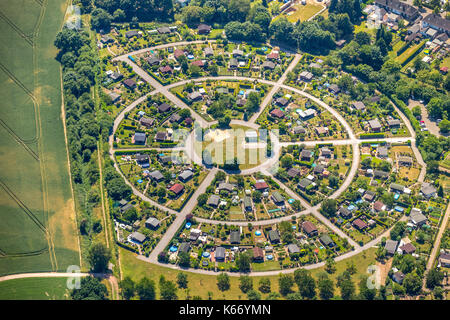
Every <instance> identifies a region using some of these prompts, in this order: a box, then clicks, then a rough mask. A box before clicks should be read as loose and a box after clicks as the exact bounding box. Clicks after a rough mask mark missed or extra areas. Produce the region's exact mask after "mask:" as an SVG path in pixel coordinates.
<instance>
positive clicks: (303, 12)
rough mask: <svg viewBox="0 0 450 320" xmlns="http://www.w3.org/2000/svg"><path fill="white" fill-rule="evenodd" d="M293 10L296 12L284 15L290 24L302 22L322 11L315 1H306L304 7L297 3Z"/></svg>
mask: <svg viewBox="0 0 450 320" xmlns="http://www.w3.org/2000/svg"><path fill="white" fill-rule="evenodd" d="M294 8H295V9H297V10H296V11H293V12H292V13H288V14H286V15H285V16H286V18H287V19H288V20H289V21H290V22H297V21H298V20H299V19H300V21H301V22H304V21H306V20H308V19H309V18H311V17H312V16H313V15H315V14H316V13H317V12H319V11H320V10H322V8H323V7H322V6H321V5H320V4H317V3H316V2H315V1H311V0H308V1H307V3H306V5H302V4H301V3H298V4H296V5H294Z"/></svg>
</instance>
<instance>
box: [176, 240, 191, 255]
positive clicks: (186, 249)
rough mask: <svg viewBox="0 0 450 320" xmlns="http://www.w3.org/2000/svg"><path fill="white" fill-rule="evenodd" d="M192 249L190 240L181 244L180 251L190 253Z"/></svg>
mask: <svg viewBox="0 0 450 320" xmlns="http://www.w3.org/2000/svg"><path fill="white" fill-rule="evenodd" d="M190 249H191V245H190V244H189V242H183V243H182V244H180V247H179V248H178V250H179V252H186V253H188V252H189V250H190Z"/></svg>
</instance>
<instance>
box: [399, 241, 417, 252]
mask: <svg viewBox="0 0 450 320" xmlns="http://www.w3.org/2000/svg"><path fill="white" fill-rule="evenodd" d="M400 250H401V251H402V253H403V254H413V253H414V252H415V251H416V247H414V246H413V244H412V243H411V242H409V243H407V244H404V245H403V246H401V247H400Z"/></svg>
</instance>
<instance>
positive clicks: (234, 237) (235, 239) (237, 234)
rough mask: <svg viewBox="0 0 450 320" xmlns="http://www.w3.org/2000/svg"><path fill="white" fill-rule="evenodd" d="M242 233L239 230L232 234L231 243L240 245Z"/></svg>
mask: <svg viewBox="0 0 450 320" xmlns="http://www.w3.org/2000/svg"><path fill="white" fill-rule="evenodd" d="M240 242H241V233H240V232H239V231H238V230H235V231H231V232H230V243H240Z"/></svg>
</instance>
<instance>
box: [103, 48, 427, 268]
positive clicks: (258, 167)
mask: <svg viewBox="0 0 450 320" xmlns="http://www.w3.org/2000/svg"><path fill="white" fill-rule="evenodd" d="M177 45H181V44H180V43H178V44H177V43H173V44H171V45H164V48H167V47H170V46H177ZM157 48H158V47H154V48H148V49H145V50H140V51H139V53H142V52H147V51H149V50H151V49H157ZM134 54H136V53H130V54H127V55H123V56H118V57H116V58H114V59H113V61H121V62H126V63H127V64H128V65H130V66H131V67H132V68H133V71H134V72H135V73H136V74H138V75H139V76H141V77H142V78H143V79H144V80H145V81H146V82H148V83H149V84H150V85H151V86H152V87H153V88H154V90H153V91H152V92H150V93H148V94H147V95H145V96H143V97H141V98H139V99H137V100H136V101H134V102H133V103H131V104H130V105H128V106H127V107H126V108H124V109H123V110H122V111H121V112H120V113H119V115H118V116H117V118H116V119H115V121H114V126H113V132H112V134H111V136H110V139H109V145H110V157H111V159H112V160H113V161H114V165H115V168H116V170H117V171H118V172H119V173H120V174H121V176H122V177H123V178H124V179H125V181H126V183H127V184H128V185H129V186H130V187H131V188H132V190H133V193H134V195H136V196H137V197H139V198H141V199H142V200H144V201H146V202H149V203H150V204H151V205H153V206H155V207H156V208H158V209H160V210H162V211H165V212H168V213H169V214H172V215H175V216H176V218H175V220H174V221H173V223H172V224H171V225H170V226H169V227H168V228H167V230H166V232H165V233H164V234H163V235H162V238H161V239H160V241H159V242H158V243H157V245H156V246H155V247H154V248H153V250H152V251H151V253H150V255H149V256H148V257H145V256H143V255H139V256H138V258H139V259H141V260H144V261H147V262H150V263H154V264H158V265H162V266H165V267H169V268H178V267H177V266H175V265H170V264H165V263H160V262H158V254H159V253H160V252H162V251H164V250H165V249H166V248H167V247H168V246H169V245H170V243H171V241H172V238H173V237H174V236H175V234H176V233H177V231H178V230H179V229H180V227H181V226H183V225H185V224H186V216H187V215H188V214H191V213H192V212H193V211H194V209H195V207H196V205H197V201H198V198H199V196H200V195H202V194H204V193H205V192H206V190H207V188H208V187H209V186H210V185H211V183H212V182H213V181H214V179H215V176H216V174H217V173H218V172H219V171H222V172H225V173H226V174H227V175H239V176H249V175H253V174H262V175H264V176H267V177H269V178H270V179H271V180H272V181H274V182H275V183H277V184H278V185H279V188H280V190H282V191H283V193H285V194H286V195H287V197H288V198H289V202H288V203H289V205H290V204H291V203H292V202H293V201H295V200H297V201H299V202H300V203H301V208H302V210H299V211H296V212H293V213H291V214H288V215H285V216H281V217H276V218H269V219H264V220H257V221H251V224H252V226H254V227H262V226H268V225H271V224H276V223H281V222H283V221H291V220H292V219H294V218H298V217H301V216H307V215H312V216H314V218H315V219H317V220H318V221H320V223H321V224H323V225H324V226H326V227H327V228H328V229H329V230H331V231H332V232H333V233H334V234H336V235H337V236H339V237H340V238H342V239H346V241H348V243H349V245H350V246H351V250H350V251H348V252H346V253H344V254H341V255H338V256H337V257H335V260H336V261H339V260H343V259H346V258H348V257H351V256H354V255H356V254H359V253H360V252H362V251H364V250H366V249H368V248H371V247H373V246H375V245H376V244H377V243H378V242H379V241H381V239H382V238H383V237H385V236H387V235H388V234H389V231H390V229H391V228H389V229H388V230H386V231H385V232H383V234H381V235H380V236H378V237H377V238H376V239H373V240H372V241H370V242H368V243H366V244H364V245H360V244H358V243H357V242H356V241H355V240H353V239H352V238H351V237H349V236H348V235H347V234H346V233H344V232H343V231H342V230H341V229H340V228H339V227H337V226H336V225H335V224H334V223H332V222H331V221H330V220H329V219H328V218H326V217H325V216H324V215H322V213H321V212H320V209H321V203H318V204H316V205H311V204H310V203H309V202H308V201H307V200H305V199H304V198H303V197H301V196H299V195H298V194H297V193H296V192H294V191H292V190H291V189H290V188H289V187H288V186H286V185H285V184H284V183H283V182H281V181H280V180H279V179H277V178H276V177H275V174H276V172H277V170H278V169H279V162H280V161H279V160H280V154H281V150H282V148H283V147H288V146H295V145H304V146H307V147H317V146H319V145H323V144H324V143H327V144H330V145H333V146H349V147H350V149H351V166H350V168H349V169H348V172H347V174H346V175H345V178H344V179H343V181H342V182H341V184H340V185H339V187H338V188H336V190H334V192H333V193H332V194H330V195H329V196H328V198H330V199H337V198H338V197H339V196H340V195H341V194H343V193H344V192H345V191H346V190H347V188H348V187H349V186H350V184H351V182H352V181H353V178H354V177H355V175H356V174H357V170H358V166H359V164H360V157H361V155H360V149H359V145H360V144H361V143H363V142H364V143H368V142H373V143H377V142H379V141H386V142H390V143H402V142H406V141H412V142H413V144H412V145H414V143H415V137H414V136H413V137H399V138H385V139H373V140H369V141H368V140H367V139H366V140H361V139H358V138H357V137H356V136H355V134H354V132H353V130H352V129H351V127H350V125H349V124H348V123H347V121H346V120H345V119H344V117H343V116H342V115H341V114H340V113H339V112H337V111H336V110H335V109H334V108H332V107H331V106H329V105H328V104H326V103H325V102H323V101H322V100H320V99H318V98H317V97H315V96H313V95H311V94H309V93H307V92H305V91H302V90H300V89H298V88H295V87H291V86H288V85H286V84H284V81H285V80H286V76H287V74H288V73H289V72H290V71H291V70H293V68H294V67H295V65H296V64H297V63H298V61H299V60H300V58H301V55H300V54H296V55H295V57H294V59H293V60H292V62H291V64H290V65H289V66H288V68H287V69H286V70H285V71H284V73H283V75H282V76H281V77H280V79H279V80H278V81H276V82H274V81H269V80H264V79H254V78H248V77H239V76H217V77H204V78H197V79H193V81H194V83H200V82H203V81H206V80H208V81H220V80H237V81H240V80H241V81H257V82H260V83H264V84H267V85H270V86H271V89H270V91H269V92H268V93H267V95H266V96H265V98H264V99H263V101H262V102H261V104H260V108H259V110H258V111H257V112H255V114H253V115H252V116H251V118H250V119H248V121H244V120H237V119H234V120H231V122H230V123H229V127H228V128H218V121H211V122H208V121H206V120H205V119H204V118H202V117H201V116H200V115H199V114H197V113H196V112H195V111H193V110H192V109H191V108H190V107H189V106H188V105H187V104H186V103H185V102H183V101H182V100H181V99H179V98H178V97H177V96H176V95H174V94H173V93H172V92H171V91H170V89H172V88H175V87H177V86H180V85H184V84H186V83H188V82H190V81H192V80H182V81H179V82H175V83H172V84H169V85H166V86H163V85H162V84H160V83H159V82H158V81H156V80H155V79H154V78H152V77H151V76H150V75H148V74H147V73H146V72H145V71H144V70H143V69H141V68H140V67H139V66H138V65H137V64H135V63H134V62H133V61H131V60H130V59H129V58H128V56H133V55H134ZM280 89H284V90H288V91H290V92H292V93H295V94H298V95H300V96H302V97H305V98H307V99H309V100H311V101H312V102H314V103H315V104H317V105H318V106H319V107H320V108H323V109H324V110H326V111H327V112H329V113H330V114H331V115H332V116H333V117H334V118H335V119H336V120H337V121H338V122H339V123H340V125H342V127H343V128H344V130H345V132H346V134H347V136H348V138H347V139H335V140H333V139H329V140H325V141H324V140H323V139H317V140H311V141H294V142H280V141H279V139H278V136H277V133H276V132H272V131H268V132H267V131H266V133H263V134H262V135H263V136H264V138H265V139H262V140H264V141H260V140H261V132H263V130H261V129H262V128H261V126H260V125H258V124H257V123H256V121H257V119H258V117H259V116H260V115H261V114H262V113H263V112H264V110H265V109H266V108H267V107H268V105H269V103H270V102H271V100H272V97H273V96H274V94H275V93H276V92H277V91H278V90H280ZM155 94H162V95H163V96H165V97H166V98H167V99H168V100H169V101H170V102H171V103H173V104H174V105H176V106H177V107H178V108H181V109H188V110H190V111H191V117H192V118H193V119H194V120H195V127H194V130H192V132H191V133H190V134H189V135H188V137H187V139H186V140H185V141H182V144H180V145H178V146H176V147H174V148H172V149H167V148H165V149H164V148H139V149H122V151H123V150H128V151H150V150H158V151H161V150H164V151H166V152H167V151H169V152H172V153H173V152H175V153H179V152H184V153H185V154H186V155H187V157H188V158H189V159H190V161H192V162H193V163H195V164H196V165H198V166H202V167H203V168H204V169H206V170H208V173H207V175H206V176H205V178H204V179H203V180H202V181H201V183H200V184H199V185H198V186H197V187H196V188H195V190H193V193H192V195H191V196H190V198H189V199H188V200H187V201H186V203H185V204H184V206H183V207H182V209H181V210H180V211H179V212H178V211H176V210H173V209H171V208H168V207H166V206H164V205H162V204H161V203H158V201H155V200H153V199H151V198H149V197H148V196H146V195H145V194H144V193H142V192H140V191H139V190H138V189H137V188H136V187H135V186H134V185H133V184H132V183H130V182H129V181H128V180H127V179H126V177H125V176H124V174H123V173H122V171H121V170H120V168H119V166H118V164H117V161H116V157H115V154H116V152H117V151H118V150H117V149H115V148H114V141H115V134H116V132H117V130H118V128H119V125H120V123H121V121H122V120H123V119H124V115H125V114H126V113H127V112H130V111H131V110H133V109H134V108H136V106H138V105H139V104H140V103H142V102H143V101H145V100H146V99H147V96H149V95H155ZM399 114H400V115H401V117H402V120H403V121H404V122H405V124H406V125H407V126H408V127H411V125H410V123H409V121H408V119H406V117H404V115H403V114H402V113H400V112H399ZM196 130H200V131H201V134H200V136H201V137H200V138H199V137H198V134H197V133H196ZM410 132H412V133H414V130H412V129H411V130H410ZM268 144H270V145H271V152H270V153H269V154H268V152H267V146H268ZM205 150H207V152H206V154H207V158H208V159H209V161H208V159H205ZM414 152H415V154H416V155H417V154H419V153H418V152H416V148H415V147H414ZM252 154H257V156H252ZM419 155H420V154H419ZM230 159H231V160H232V161H231V162H230ZM236 159H237V160H239V161H237V162H236V161H235V160H236ZM418 159H420V160H421V158H418ZM205 160H206V161H205ZM227 160H228V166H227ZM423 169H424V167H422V171H421V174H422V172H423V171H424V170H423ZM422 175H423V174H422ZM195 221H196V222H197V223H200V224H208V225H213V226H214V225H219V224H220V225H227V226H230V227H231V226H232V227H240V228H242V227H246V226H248V224H249V221H220V220H216V219H210V218H202V217H197V216H196V217H195ZM186 228H187V226H186ZM256 232H258V233H259V234H260V233H261V231H256ZM256 232H255V235H256ZM172 248H175V247H174V246H172V247H170V251H172ZM272 258H273V256H272ZM324 264H325V262H323V261H322V262H318V263H312V264H308V265H303V266H301V268H306V269H313V268H318V267H321V266H323V265H324ZM297 268H298V267H297ZM297 268H290V269H282V270H276V271H261V272H250V273H249V275H253V276H261V275H271V274H278V273H280V272H281V273H290V272H293V271H294V270H295V269H297ZM183 270H186V269H183ZM187 271H190V272H196V273H203V274H216V272H215V271H210V270H200V269H194V268H189V269H188V270H187ZM228 273H229V274H230V275H234V276H239V275H240V273H238V272H228Z"/></svg>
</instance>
